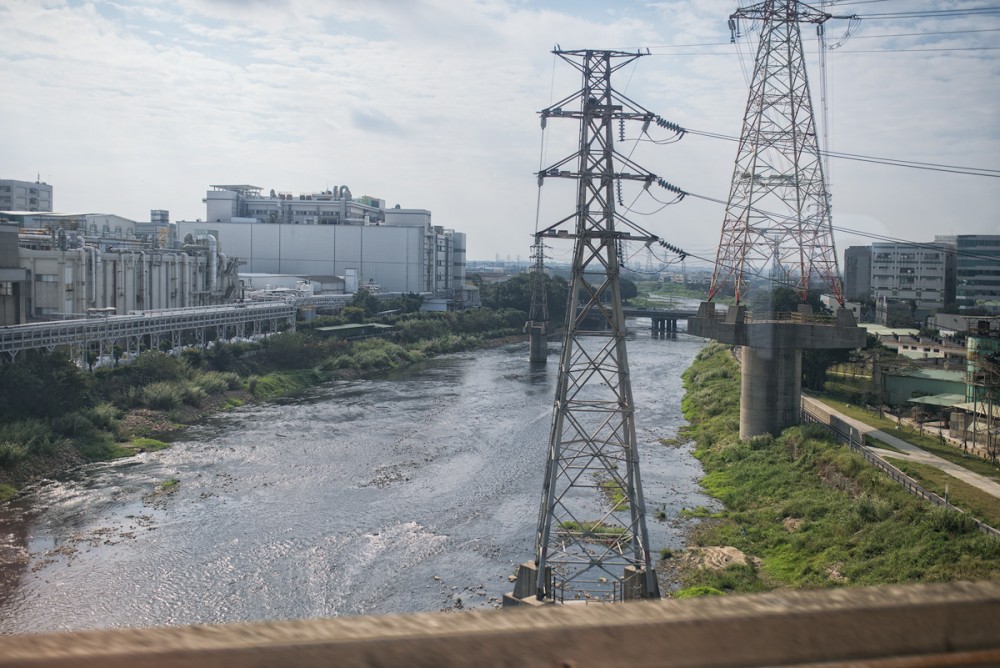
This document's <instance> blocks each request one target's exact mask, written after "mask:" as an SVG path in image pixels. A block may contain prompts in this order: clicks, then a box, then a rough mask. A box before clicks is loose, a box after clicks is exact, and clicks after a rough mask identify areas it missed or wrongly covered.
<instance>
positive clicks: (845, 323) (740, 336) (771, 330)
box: [688, 302, 866, 439]
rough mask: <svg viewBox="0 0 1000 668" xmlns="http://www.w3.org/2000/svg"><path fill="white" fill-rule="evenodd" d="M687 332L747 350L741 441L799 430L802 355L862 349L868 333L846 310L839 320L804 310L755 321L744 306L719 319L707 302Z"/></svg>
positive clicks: (804, 307)
mask: <svg viewBox="0 0 1000 668" xmlns="http://www.w3.org/2000/svg"><path fill="white" fill-rule="evenodd" d="M688 332H689V333H690V334H694V335H695V336H701V337H704V338H707V339H714V340H716V341H719V342H720V343H726V344H730V345H735V346H742V347H743V348H742V351H741V354H740V360H741V362H742V373H741V378H740V438H743V439H746V438H750V437H752V436H758V435H760V434H768V433H769V434H777V433H778V432H780V431H781V430H782V429H784V428H785V427H788V426H790V425H793V424H798V421H799V402H800V401H801V397H802V351H803V350H817V349H838V348H847V349H850V348H863V347H864V345H865V337H866V332H865V330H864V329H862V328H860V327H858V326H857V324H856V323H855V322H854V316H853V315H852V314H851V312H850V311H848V310H846V309H843V308H841V309H838V310H837V313H836V314H835V316H830V317H824V316H815V315H813V313H812V309H811V307H809V306H808V305H807V304H803V305H801V306H800V307H799V311H798V312H797V313H769V314H766V315H764V316H754V315H753V314H749V313H747V311H746V307H745V306H730V307H729V309H728V310H727V311H726V313H725V314H719V316H717V315H716V312H715V304H714V303H712V302H702V304H701V306H700V307H699V308H698V315H697V316H696V317H694V318H690V319H689V320H688Z"/></svg>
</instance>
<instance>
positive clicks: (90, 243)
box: [0, 181, 240, 325]
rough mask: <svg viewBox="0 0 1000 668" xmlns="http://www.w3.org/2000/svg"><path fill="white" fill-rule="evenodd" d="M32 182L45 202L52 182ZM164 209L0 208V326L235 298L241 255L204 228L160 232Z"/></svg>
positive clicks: (237, 294)
mask: <svg viewBox="0 0 1000 668" xmlns="http://www.w3.org/2000/svg"><path fill="white" fill-rule="evenodd" d="M0 183H11V182H10V181H0ZM14 183H19V182H14ZM31 185H37V186H45V188H44V189H43V188H41V187H39V188H38V190H39V191H40V192H41V191H42V190H44V191H45V192H46V195H45V196H44V197H39V202H45V203H51V201H52V187H51V186H48V185H45V184H31ZM18 204H20V202H18ZM167 216H168V214H167V212H166V211H154V212H153V215H152V216H151V223H149V224H145V223H136V222H135V221H133V220H130V219H128V218H124V217H122V216H117V215H114V214H102V213H88V214H66V213H56V212H52V211H50V210H49V211H43V210H38V211H32V210H27V209H18V210H10V211H7V210H4V211H0V221H2V222H0V325H16V324H23V323H27V322H30V321H32V320H52V319H62V318H67V317H85V316H87V315H92V314H95V313H100V314H102V315H108V314H118V315H125V314H128V313H129V312H130V311H144V310H160V309H172V308H185V307H193V306H211V305H215V304H223V303H226V302H231V301H235V300H236V299H237V298H238V297H239V296H240V295H239V277H238V267H239V262H240V261H239V259H237V258H234V257H231V256H227V255H226V254H224V253H223V252H222V248H221V246H220V245H219V243H218V240H217V239H215V238H212V237H211V236H208V235H199V236H192V237H191V238H189V239H187V240H186V243H182V242H181V243H178V242H174V241H173V237H172V236H171V235H168V234H164V233H163V232H164V231H165V230H167V229H169V225H168V224H166V225H165V224H164V223H165V221H166V220H167ZM144 225H145V226H152V229H151V231H148V232H146V233H143V231H142V230H141V226H144ZM161 240H162V241H164V242H166V243H163V244H162V245H161V243H160V241H161Z"/></svg>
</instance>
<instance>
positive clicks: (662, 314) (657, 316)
mask: <svg viewBox="0 0 1000 668" xmlns="http://www.w3.org/2000/svg"><path fill="white" fill-rule="evenodd" d="M622 311H623V312H624V313H625V317H626V318H649V319H650V322H651V323H652V329H653V331H654V332H676V331H677V321H678V320H687V319H688V318H693V317H695V316H696V315H698V314H697V312H695V311H682V310H677V309H664V308H646V307H632V306H626V307H624V308H623V309H622Z"/></svg>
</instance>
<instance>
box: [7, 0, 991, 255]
mask: <svg viewBox="0 0 1000 668" xmlns="http://www.w3.org/2000/svg"><path fill="white" fill-rule="evenodd" d="M742 4H744V5H747V4H752V3H742ZM810 4H811V5H812V6H813V7H817V8H819V7H824V8H825V9H826V10H827V11H829V12H831V13H834V14H851V13H857V14H859V15H860V16H861V17H862V21H861V23H860V26H859V27H857V28H856V29H855V30H854V31H853V34H852V35H851V36H850V37H849V39H847V40H846V42H845V43H844V44H843V45H842V46H840V47H839V48H836V49H833V50H829V51H828V52H827V58H826V61H827V68H826V86H825V89H826V91H827V95H826V98H827V107H828V109H829V121H830V122H829V128H828V131H827V132H826V133H825V134H826V135H828V136H829V140H830V143H829V147H828V148H829V150H831V151H833V152H840V153H851V154H861V155H864V156H876V157H879V158H892V159H897V160H907V161H914V162H919V163H934V164H936V165H956V166H962V167H975V168H981V169H988V170H1000V60H998V58H997V56H998V53H1000V39H998V37H1000V11H997V10H990V11H982V10H983V9H984V8H985V9H989V8H988V7H985V5H984V3H981V2H973V1H969V0H880V1H878V2H874V1H872V0H867V1H861V0H853V1H843V2H836V3H831V2H825V3H824V2H812V3H810ZM737 6H739V5H738V4H737V3H736V2H734V1H732V0H670V1H661V2H653V1H647V2H636V1H627V0H623V1H621V2H613V3H612V2H596V1H594V0H584V1H571V0H545V1H538V2H530V1H528V0H412V1H403V0H373V1H369V2H363V3H359V2H350V1H348V0H273V1H270V2H269V1H267V0H247V1H246V2H241V1H238V0H197V1H196V0H176V1H172V2H159V1H155V0H110V1H100V0H98V1H94V2H78V1H60V0H7V1H6V2H4V3H3V4H2V5H0V41H2V43H3V44H4V48H3V49H2V50H0V86H2V89H3V90H4V98H5V100H4V104H3V106H2V107H0V127H4V128H5V129H6V132H5V133H4V140H3V144H2V148H0V178H10V179H19V180H34V179H35V178H36V176H38V177H40V178H41V180H43V181H45V182H47V183H49V184H51V185H52V186H53V188H54V200H55V202H54V204H55V209H56V210H57V211H60V212H101V213H113V214H118V215H122V216H125V217H128V218H132V219H135V220H148V218H149V211H150V210H151V209H168V210H169V211H170V217H171V220H195V219H199V218H200V219H204V218H205V207H204V204H203V203H202V198H203V197H204V195H205V191H206V190H208V189H209V187H210V185H211V184H214V183H248V184H253V185H256V186H259V187H261V188H263V189H264V190H265V192H267V191H269V190H270V189H272V188H273V189H275V190H278V191H291V192H293V193H295V194H298V193H304V192H317V191H321V190H325V189H328V188H333V187H336V186H339V185H345V184H346V185H348V186H349V187H350V189H351V191H352V193H353V194H354V195H355V196H360V195H371V196H373V197H377V198H381V199H384V200H385V201H386V205H387V206H389V207H392V206H394V205H395V204H397V203H398V204H399V205H400V206H402V207H404V208H422V209H429V210H430V211H431V212H432V214H433V222H434V224H435V225H441V226H443V227H449V228H454V229H456V230H458V231H461V232H464V233H466V234H467V235H468V257H469V258H470V259H481V260H489V259H493V258H495V257H497V256H500V257H501V258H504V259H505V258H507V257H510V258H512V259H513V258H516V257H518V256H520V257H521V258H527V257H528V256H529V254H530V249H529V247H530V245H531V235H532V233H533V232H534V230H535V226H536V211H539V212H540V217H539V220H538V224H539V226H541V227H546V226H548V225H550V224H552V223H554V222H555V221H556V220H558V219H560V218H562V217H564V216H566V215H568V214H569V213H570V212H571V211H572V207H573V201H574V198H573V194H572V190H571V188H570V189H568V188H566V187H565V186H566V184H554V183H551V181H552V180H550V181H547V182H546V184H545V186H543V187H542V189H541V201H540V202H539V189H538V187H537V184H536V179H535V176H534V173H535V172H537V171H538V169H539V166H540V164H543V162H544V164H548V163H550V162H552V161H554V160H555V159H557V158H559V157H562V156H563V155H566V154H567V153H569V152H570V151H572V148H573V145H574V142H575V141H576V128H575V126H574V125H573V124H572V123H570V122H568V121H564V122H561V123H560V122H558V121H555V120H553V121H551V122H550V123H549V124H548V129H547V130H546V136H545V141H544V144H543V141H542V132H541V130H540V127H539V120H538V115H537V112H538V111H539V110H540V109H542V108H545V107H547V106H548V105H549V104H550V103H552V102H554V101H556V100H558V99H560V98H562V97H564V96H566V95H569V94H570V93H572V92H574V91H575V90H576V89H577V88H578V86H579V78H578V77H579V75H578V73H577V72H576V71H575V70H573V69H571V68H569V67H568V66H567V65H565V64H563V63H562V62H560V61H558V59H556V58H555V57H554V56H553V55H552V53H551V50H552V49H553V47H554V46H555V45H556V44H559V45H560V46H561V47H562V48H565V49H576V48H594V49H605V48H615V49H624V50H634V49H638V48H643V49H645V48H648V49H649V50H650V51H651V55H649V56H646V57H643V58H640V59H638V61H637V62H636V64H635V65H634V66H632V65H630V66H629V67H627V68H625V69H624V70H623V71H622V72H621V77H620V78H619V79H617V80H616V82H615V85H616V87H617V88H618V89H620V90H623V91H625V92H626V93H627V95H628V96H629V97H630V98H632V99H634V100H635V101H636V102H638V103H639V104H641V105H643V106H644V107H646V108H648V109H650V110H651V111H654V112H656V113H657V114H659V115H660V116H662V117H664V118H666V119H667V120H670V121H672V122H675V123H677V124H679V125H681V126H682V127H685V128H689V129H693V130H699V131H703V132H708V133H715V134H719V135H725V136H729V137H734V136H736V135H738V134H739V132H740V126H741V123H742V118H743V113H744V107H745V104H746V96H747V79H748V77H749V70H748V68H750V67H752V63H753V57H754V54H753V53H752V51H751V50H750V48H751V45H750V44H749V43H748V42H747V41H744V40H741V41H740V42H739V43H738V44H737V45H734V44H731V43H730V33H729V28H728V26H727V19H728V16H729V15H730V14H731V13H732V12H733V11H734V10H735V9H736V7H737ZM976 8H979V11H978V13H972V12H970V11H969V10H970V9H976ZM904 12H907V13H911V15H912V13H918V14H927V13H928V12H934V14H929V15H927V16H924V17H912V18H907V16H900V15H899V14H901V13H904ZM881 15H895V16H885V17H884V18H879V16H881ZM846 27H847V22H846V21H838V20H831V21H829V22H828V23H827V26H826V34H827V40H828V43H830V44H836V43H838V42H839V41H841V36H842V34H843V32H844V30H845V29H846ZM802 32H803V41H804V44H805V50H806V55H807V59H808V67H809V68H810V69H809V77H810V85H811V89H812V99H813V104H814V108H815V109H816V112H817V122H819V123H822V122H823V118H822V113H821V106H822V104H821V91H822V89H823V88H824V86H822V83H823V77H822V72H821V70H820V68H819V66H818V58H817V44H816V43H817V40H816V37H815V27H814V26H811V25H805V26H803V28H802ZM636 136H637V134H636V132H635V131H632V132H631V133H626V137H627V139H632V138H634V137H636ZM543 146H544V149H545V157H544V161H543V159H542V156H541V154H540V151H541V148H542V147H543ZM632 150H633V143H632V142H627V143H626V145H625V146H624V152H625V153H626V154H628V153H629V152H630V151H632ZM735 152H736V144H735V142H733V141H727V140H724V139H717V138H708V137H705V136H702V135H694V134H690V135H688V136H686V137H684V138H683V139H682V140H681V141H679V142H677V143H673V144H667V145H655V144H651V143H649V142H639V144H638V145H637V146H636V147H635V149H634V157H635V158H636V160H637V161H638V162H639V163H640V164H642V165H643V166H645V167H646V168H648V169H650V170H651V171H653V172H655V173H656V174H657V175H659V176H661V177H663V178H664V179H666V180H667V181H669V182H670V183H672V184H675V185H677V186H678V187H680V188H682V189H683V190H685V191H688V192H691V193H695V194H698V195H702V196H705V197H709V198H714V199H719V200H725V199H726V198H727V196H728V190H729V182H730V180H731V177H732V169H733V163H734V159H735ZM829 164H830V174H829V175H828V176H829V178H828V180H829V182H830V189H831V192H832V202H833V224H834V227H835V230H836V231H835V236H836V243H837V250H838V255H839V260H840V262H842V261H843V250H844V248H846V247H847V246H849V245H856V244H868V243H871V242H872V241H874V240H875V239H872V238H869V237H864V236H861V235H860V234H857V233H855V232H851V231H852V230H853V231H858V232H863V233H866V234H875V235H882V236H885V237H890V238H899V239H905V240H909V241H915V242H922V241H930V240H933V238H934V236H935V235H938V234H1000V179H997V178H994V177H995V176H997V175H1000V172H993V173H992V176H972V175H967V174H954V173H946V172H943V171H931V170H928V169H910V168H904V167H899V166H887V165H882V164H873V163H869V162H863V161H853V160H851V161H849V160H844V159H836V158H832V159H831V160H830V163H829ZM923 166H924V167H926V166H927V165H923ZM660 199H663V198H662V197H660ZM664 201H665V200H664ZM627 203H629V204H631V198H630V199H629V200H627ZM645 214H651V215H645ZM627 215H628V216H629V217H630V218H631V219H632V220H634V221H635V222H637V223H639V224H640V225H642V226H643V227H645V228H646V229H648V230H650V231H651V232H653V233H655V234H657V235H659V236H661V237H662V238H664V239H666V240H667V241H669V242H670V243H671V244H673V245H675V246H678V247H680V248H682V249H684V250H685V251H687V252H689V253H691V254H692V255H693V256H695V257H698V258H704V259H707V260H713V259H714V256H715V248H716V246H717V244H718V240H719V234H720V232H721V227H722V216H723V206H721V205H720V204H717V203H713V202H708V201H705V200H701V199H697V198H693V197H689V198H687V199H685V200H684V201H682V202H680V203H678V204H675V205H672V206H666V207H663V206H662V205H661V204H660V203H658V202H656V201H654V200H652V199H649V198H646V197H645V196H643V197H640V198H639V199H637V200H636V201H635V203H634V205H633V211H632V212H631V213H629V214H627ZM552 246H553V247H552V248H551V250H550V251H549V255H551V256H552V258H553V260H557V261H565V260H566V259H567V258H568V256H569V253H570V248H569V244H568V243H566V244H562V245H558V244H557V243H556V242H553V245H552ZM644 253H645V250H643V249H642V247H641V246H636V247H634V248H632V247H630V248H628V249H627V254H628V260H629V263H630V264H633V265H639V266H641V265H643V264H644V263H645V259H644V258H645V256H644ZM658 256H659V257H664V258H667V257H672V256H671V255H670V254H668V253H666V251H660V252H658Z"/></svg>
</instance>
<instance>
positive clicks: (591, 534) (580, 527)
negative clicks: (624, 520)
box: [559, 520, 628, 543]
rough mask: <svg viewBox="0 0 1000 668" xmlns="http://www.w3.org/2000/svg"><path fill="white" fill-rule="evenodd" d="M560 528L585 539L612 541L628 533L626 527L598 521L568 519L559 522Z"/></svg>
mask: <svg viewBox="0 0 1000 668" xmlns="http://www.w3.org/2000/svg"><path fill="white" fill-rule="evenodd" d="M559 530H560V531H562V532H564V533H567V534H574V535H578V536H579V537H580V538H582V539H583V540H593V541H597V542H612V543H613V542H615V541H617V540H619V539H620V538H622V537H624V536H625V535H626V534H627V533H628V529H626V528H624V527H616V526H611V525H610V524H605V523H604V522H597V521H593V522H590V521H588V522H576V521H573V520H566V521H565V522H560V523H559Z"/></svg>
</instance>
